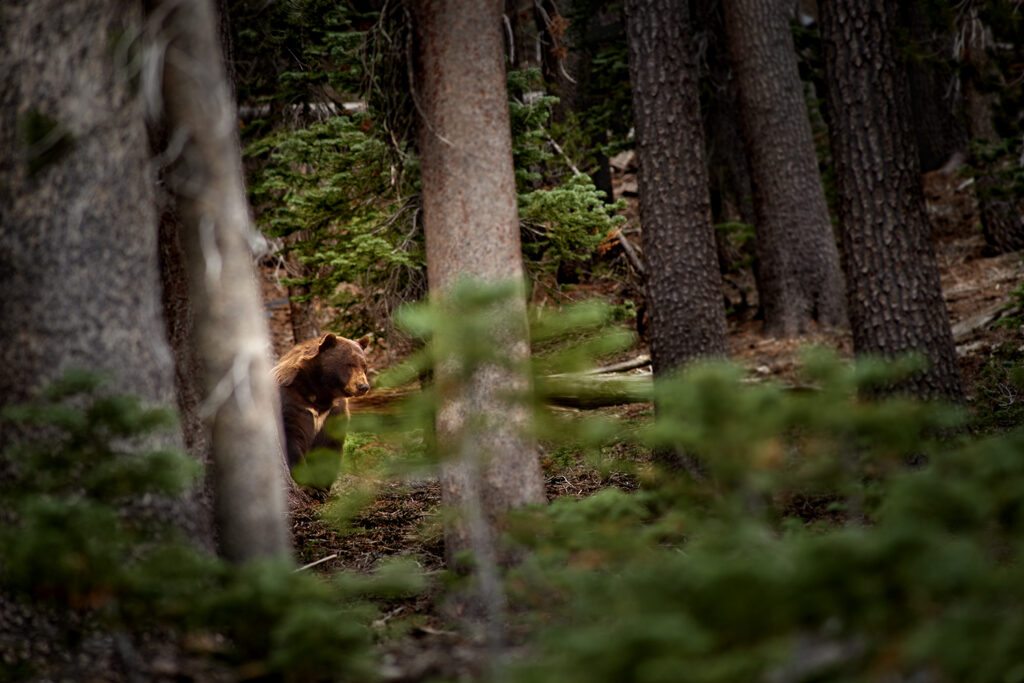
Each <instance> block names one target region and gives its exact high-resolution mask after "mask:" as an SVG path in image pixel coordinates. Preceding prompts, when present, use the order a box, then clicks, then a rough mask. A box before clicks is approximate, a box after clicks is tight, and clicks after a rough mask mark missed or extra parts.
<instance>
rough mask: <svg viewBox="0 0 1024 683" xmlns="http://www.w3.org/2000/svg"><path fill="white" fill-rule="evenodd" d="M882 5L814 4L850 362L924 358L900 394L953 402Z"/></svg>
mask: <svg viewBox="0 0 1024 683" xmlns="http://www.w3.org/2000/svg"><path fill="white" fill-rule="evenodd" d="M894 5H895V3H894V2H892V1H891V0H821V3H820V7H821V24H822V27H821V28H822V42H823V47H824V53H825V69H826V76H827V78H828V83H829V91H828V98H827V100H828V112H829V121H830V126H831V129H830V136H831V142H832V154H833V157H834V158H835V165H836V179H837V190H838V204H839V223H840V229H841V234H842V247H843V255H844V264H845V267H846V288H847V300H848V304H849V309H850V324H851V327H852V328H853V343H854V351H855V352H856V353H857V354H861V355H863V354H882V355H885V356H888V357H892V356H896V355H898V354H901V353H905V352H911V351H914V352H919V353H923V354H924V355H925V356H927V358H928V360H929V361H930V366H929V368H928V369H927V370H926V371H925V372H922V373H920V374H919V375H917V376H915V377H913V378H911V379H909V380H907V381H906V383H905V384H903V385H901V388H903V389H905V390H907V391H911V392H913V393H915V394H917V395H918V396H921V397H926V398H947V399H953V400H962V399H963V388H962V383H961V379H960V373H959V369H958V368H957V362H956V351H955V348H954V345H953V336H952V333H951V332H950V325H949V315H948V313H947V311H946V305H945V301H944V300H943V298H942V290H941V288H940V283H939V271H938V266H937V264H936V260H935V251H934V248H933V246H932V243H931V239H930V237H931V236H930V228H929V225H928V220H927V217H926V215H925V208H924V196H923V193H922V190H921V178H920V171H919V167H918V162H917V150H916V148H915V146H914V137H913V135H914V133H913V129H912V127H911V125H912V124H911V113H910V103H909V101H908V91H907V79H906V74H905V72H904V70H903V66H902V63H901V61H900V56H899V54H898V52H897V50H896V48H895V46H894V45H893V43H892V28H893V25H894V20H895V7H894Z"/></svg>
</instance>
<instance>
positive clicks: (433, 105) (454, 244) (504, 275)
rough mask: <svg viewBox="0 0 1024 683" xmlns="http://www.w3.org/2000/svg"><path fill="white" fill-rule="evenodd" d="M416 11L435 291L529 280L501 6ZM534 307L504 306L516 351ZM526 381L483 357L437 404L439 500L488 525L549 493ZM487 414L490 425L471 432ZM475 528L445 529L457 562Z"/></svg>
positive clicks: (449, 5)
mask: <svg viewBox="0 0 1024 683" xmlns="http://www.w3.org/2000/svg"><path fill="white" fill-rule="evenodd" d="M413 9H414V18H415V22H416V44H417V48H416V57H417V63H416V83H415V88H416V96H417V101H418V105H419V107H420V110H421V111H420V113H421V116H422V120H421V124H420V132H419V146H420V156H421V159H422V183H423V193H422V194H423V224H424V231H425V234H426V251H427V277H428V281H429V285H430V291H431V294H432V295H433V296H435V297H438V298H443V297H444V293H445V292H446V291H447V290H449V289H450V288H451V287H452V286H453V285H454V284H455V283H456V281H457V280H459V279H460V278H463V277H470V278H477V279H480V280H486V281H509V280H512V281H517V282H520V283H521V282H522V281H523V267H522V256H521V253H522V252H521V249H520V244H519V218H518V208H517V204H516V188H515V179H514V175H513V167H512V144H511V138H510V131H509V114H508V102H507V99H506V95H505V74H504V68H503V66H502V63H503V52H502V34H501V33H502V18H501V5H500V3H473V4H470V5H464V6H463V5H462V4H461V3H456V2H444V1H430V0H422V1H419V2H414V3H413ZM525 313H526V311H525V298H524V297H523V296H520V297H518V298H517V299H516V300H515V301H514V302H513V303H512V304H510V308H509V310H508V311H506V315H507V316H508V318H509V321H510V322H509V323H508V329H507V330H505V331H504V332H503V333H502V334H501V335H499V336H500V341H499V342H498V343H500V344H501V346H502V353H503V354H504V355H505V356H506V357H508V358H512V359H525V358H526V357H527V356H528V355H529V342H528V338H527V329H526V315H525ZM438 372H439V374H443V373H445V372H446V369H445V368H444V367H441V368H439V370H438ZM438 381H439V382H443V381H445V380H443V378H442V379H439V380H438ZM527 381H528V380H527V378H526V377H525V376H521V375H517V374H514V373H511V372H509V371H506V370H501V369H499V368H496V367H491V366H484V367H482V368H480V369H479V370H478V371H477V372H476V374H475V375H474V376H473V377H472V378H470V379H469V380H468V381H467V382H466V383H465V384H464V385H463V386H461V387H457V388H456V390H455V391H454V392H453V393H452V394H451V395H448V396H446V397H445V398H444V399H443V401H444V402H443V404H442V405H441V406H439V413H438V418H437V430H438V438H439V442H440V444H441V445H442V448H443V449H445V451H447V452H446V453H445V454H446V455H449V456H454V459H453V460H449V461H448V463H447V465H446V466H445V467H444V470H443V473H442V478H441V484H442V499H443V501H444V503H445V504H446V505H449V506H454V507H457V508H462V509H464V510H465V509H466V508H467V506H469V507H472V506H473V505H476V504H477V503H476V502H475V499H478V503H479V506H480V507H481V508H482V510H483V511H484V513H485V514H486V516H487V518H488V521H489V522H490V523H491V525H494V524H497V522H498V519H499V518H500V516H501V514H502V513H503V512H504V511H505V510H507V509H509V508H512V507H517V506H520V505H524V504H527V503H540V502H544V500H545V496H544V490H543V482H542V479H541V473H540V465H539V461H538V457H537V449H536V445H535V443H533V441H532V440H531V439H529V438H526V437H525V436H524V435H523V433H522V430H523V427H524V426H525V424H526V421H527V414H526V409H525V407H523V406H513V405H509V402H508V401H507V400H506V399H504V398H503V397H504V396H505V395H506V393H507V392H509V391H516V390H521V389H524V388H525V387H526V386H527ZM480 420H485V421H486V424H487V425H488V426H487V428H485V429H472V425H473V424H474V423H476V422H478V421H480ZM481 458H485V459H486V461H485V462H484V463H483V464H481ZM478 468H482V471H481V472H478V471H477V469H478ZM470 516H472V515H470ZM471 526H472V525H471V524H470V520H469V519H467V518H465V517H464V518H463V519H461V520H460V521H457V522H455V523H454V524H452V525H450V526H449V527H447V528H446V530H445V549H446V554H447V556H448V559H449V562H453V561H454V559H455V556H456V554H457V553H459V552H460V551H463V550H467V549H472V550H473V551H474V552H476V553H479V552H481V548H480V547H479V545H478V544H477V543H475V542H474V539H473V536H474V533H475V532H474V531H473V529H472V528H471ZM492 531H493V529H492ZM478 540H479V539H478Z"/></svg>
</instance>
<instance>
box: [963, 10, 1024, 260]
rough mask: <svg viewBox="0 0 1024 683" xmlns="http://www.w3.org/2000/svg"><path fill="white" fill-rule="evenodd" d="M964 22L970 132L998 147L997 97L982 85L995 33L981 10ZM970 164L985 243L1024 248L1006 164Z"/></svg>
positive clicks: (1023, 224)
mask: <svg viewBox="0 0 1024 683" xmlns="http://www.w3.org/2000/svg"><path fill="white" fill-rule="evenodd" d="M964 23H965V25H964V27H963V28H962V33H963V35H964V50H963V61H964V65H965V67H966V68H965V69H964V78H963V80H964V110H965V114H966V118H967V130H968V132H969V134H970V136H971V138H972V139H974V140H977V141H979V142H981V143H990V144H995V143H998V142H999V139H1000V137H1001V136H1000V135H999V133H998V132H997V131H996V127H995V124H994V123H993V121H992V113H993V105H994V104H995V100H996V99H997V95H996V94H995V93H992V92H986V91H985V90H984V88H983V86H982V85H981V84H982V83H983V82H984V81H985V80H990V79H991V78H992V75H993V74H992V71H993V68H992V65H991V64H990V63H989V56H988V54H987V52H986V48H987V47H990V46H991V45H992V43H993V42H994V39H993V37H992V31H991V30H990V29H989V27H988V26H986V25H985V23H984V22H983V21H982V20H981V17H979V16H978V8H977V7H974V6H972V7H970V8H969V9H968V10H967V12H965V13H964ZM996 78H998V76H996ZM971 163H972V165H973V166H974V167H975V169H976V171H977V176H976V178H975V187H974V189H975V193H976V194H977V197H978V211H979V213H980V214H981V227H982V230H983V232H984V234H985V241H986V242H987V243H988V245H989V247H990V248H991V250H992V251H994V252H996V253H1000V254H1001V253H1005V252H1008V251H1017V250H1018V249H1024V211H1022V208H1021V199H1020V197H1019V196H1016V195H1015V194H1014V193H1013V192H1008V191H1007V188H1006V187H1004V185H1006V184H1007V183H1006V181H1005V180H1004V179H1001V178H1000V177H999V170H1000V166H1001V165H1003V164H1005V162H1000V161H998V160H997V161H995V162H985V161H983V160H981V159H980V158H978V155H977V154H972V159H971Z"/></svg>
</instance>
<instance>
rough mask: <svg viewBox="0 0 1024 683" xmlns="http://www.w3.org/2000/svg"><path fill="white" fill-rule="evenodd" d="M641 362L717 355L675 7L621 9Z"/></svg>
mask: <svg viewBox="0 0 1024 683" xmlns="http://www.w3.org/2000/svg"><path fill="white" fill-rule="evenodd" d="M626 31H627V35H628V41H629V72H630V80H631V81H632V85H633V112H634V116H635V123H636V143H637V164H638V167H639V174H638V181H639V189H640V220H641V224H642V226H643V231H644V233H643V242H644V254H645V255H646V257H647V301H648V305H649V309H650V316H651V325H650V329H651V357H652V360H653V367H654V372H655V374H656V375H660V374H663V373H666V372H669V371H671V370H672V369H674V368H678V367H680V366H682V365H683V364H684V363H686V362H687V361H689V360H692V359H694V358H697V357H700V356H713V355H724V354H725V353H726V339H725V311H724V309H723V307H722V284H721V275H720V273H719V270H718V262H717V257H716V254H715V239H714V235H713V234H712V229H711V223H710V202H709V197H708V176H707V168H706V166H705V164H704V135H703V132H702V130H701V123H700V101H699V96H698V93H697V77H696V74H697V70H696V64H695V60H694V57H693V55H692V50H691V44H690V33H689V13H688V10H687V6H686V1H685V0H654V1H651V2H648V1H646V0H630V1H628V2H627V3H626Z"/></svg>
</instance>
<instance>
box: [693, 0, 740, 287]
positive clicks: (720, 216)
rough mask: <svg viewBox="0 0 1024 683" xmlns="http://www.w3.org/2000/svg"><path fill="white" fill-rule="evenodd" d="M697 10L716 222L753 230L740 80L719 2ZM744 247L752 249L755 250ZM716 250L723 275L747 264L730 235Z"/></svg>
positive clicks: (719, 238) (701, 0)
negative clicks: (737, 80)
mask: <svg viewBox="0 0 1024 683" xmlns="http://www.w3.org/2000/svg"><path fill="white" fill-rule="evenodd" d="M693 8H694V9H693V12H694V15H693V22H692V23H693V26H695V27H698V26H699V27H700V31H699V33H698V34H697V36H696V42H697V43H699V44H703V45H704V46H705V47H704V63H703V64H702V67H703V71H702V73H701V87H700V93H701V111H702V112H703V123H704V148H705V156H706V158H707V165H708V185H709V190H710V193H711V222H712V224H717V223H746V224H748V225H753V224H754V204H753V200H752V195H753V193H752V191H751V189H750V170H749V167H748V166H747V157H746V152H745V151H744V149H743V136H742V134H741V133H740V121H739V114H738V113H737V110H738V109H739V106H738V104H737V100H736V86H735V78H733V73H732V68H731V67H730V66H729V59H728V54H727V52H726V47H725V21H724V18H723V17H722V5H721V3H720V2H719V0H698V2H696V3H694V5H693ZM744 246H745V247H746V248H749V249H750V250H751V251H752V249H753V247H752V245H749V246H748V245H744ZM715 248H716V250H717V252H718V266H719V269H720V270H721V271H722V273H723V274H725V273H729V272H731V271H733V270H735V269H736V268H738V266H739V264H740V262H741V261H742V259H743V258H744V254H743V253H742V252H741V250H740V249H739V248H737V247H736V245H735V244H733V243H732V241H731V240H730V239H729V236H728V234H726V233H725V232H722V231H720V230H715Z"/></svg>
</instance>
